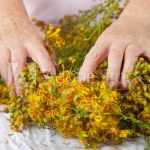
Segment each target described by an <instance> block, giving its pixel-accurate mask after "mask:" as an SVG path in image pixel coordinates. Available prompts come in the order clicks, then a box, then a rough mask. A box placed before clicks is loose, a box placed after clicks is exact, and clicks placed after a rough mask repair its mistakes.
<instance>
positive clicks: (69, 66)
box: [0, 0, 150, 148]
mask: <svg viewBox="0 0 150 150" xmlns="http://www.w3.org/2000/svg"><path fill="white" fill-rule="evenodd" d="M120 1H121V0H107V1H106V2H105V3H104V4H101V5H97V6H95V7H93V8H92V9H91V10H87V11H84V12H81V13H80V15H79V16H71V17H65V18H64V19H63V20H61V22H60V27H59V28H54V27H53V26H52V25H49V24H48V25H46V24H44V23H42V22H37V23H36V24H37V25H38V26H40V28H41V30H42V31H43V32H44V33H45V46H46V48H47V50H48V51H49V53H52V52H53V51H54V50H55V52H56V55H57V59H56V62H57V66H56V67H57V71H58V74H57V76H54V77H53V76H50V75H48V74H44V73H41V72H40V70H39V68H38V66H37V65H36V64H34V63H33V62H30V63H29V64H28V67H27V68H25V69H24V71H23V72H22V74H21V75H20V79H21V85H22V86H23V90H22V93H21V95H20V96H18V97H15V96H13V95H12V94H10V93H9V91H10V90H12V89H8V88H7V87H6V86H5V84H4V82H3V81H2V80H1V81H0V103H1V104H4V105H5V106H6V107H5V108H4V112H9V113H10V128H11V129H12V130H15V131H21V130H23V128H24V127H25V126H27V125H29V124H30V123H34V124H35V125H37V126H38V127H44V128H45V127H48V128H53V129H55V130H57V131H58V132H59V133H60V134H61V135H62V136H64V137H74V138H78V139H79V140H80V141H81V142H82V143H83V144H85V145H87V146H88V145H91V146H93V148H95V147H96V145H97V144H98V143H100V142H103V143H107V142H109V141H111V142H113V143H120V142H122V141H124V139H125V138H127V137H139V136H141V135H145V136H146V137H147V136H149V135H150V64H149V62H148V61H147V60H146V59H144V58H139V61H138V63H137V64H136V67H135V71H134V72H129V73H128V74H127V80H128V81H129V86H128V90H123V89H109V88H107V85H106V75H105V70H106V69H107V61H105V62H103V63H102V64H101V65H100V66H99V67H98V68H97V70H96V72H95V73H94V74H93V75H91V78H90V80H89V81H88V82H83V83H79V82H78V79H77V72H78V70H79V67H80V65H81V64H82V62H83V59H84V56H85V55H86V54H87V52H88V50H89V49H90V48H91V47H92V46H93V44H94V43H95V41H96V39H97V38H98V36H99V35H100V34H101V33H102V32H103V30H105V29H106V28H107V27H108V26H109V25H110V24H111V23H112V19H113V20H114V19H115V18H117V17H118V15H119V14H120V12H121V9H120V7H119V4H120ZM100 13H101V14H102V16H101V18H102V19H101V21H100V22H98V21H97V20H96V18H97V15H99V14H100Z"/></svg>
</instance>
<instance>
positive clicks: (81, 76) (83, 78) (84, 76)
mask: <svg viewBox="0 0 150 150" xmlns="http://www.w3.org/2000/svg"><path fill="white" fill-rule="evenodd" d="M89 78H90V75H89V74H83V73H79V76H78V79H79V81H80V82H84V81H87V80H89Z"/></svg>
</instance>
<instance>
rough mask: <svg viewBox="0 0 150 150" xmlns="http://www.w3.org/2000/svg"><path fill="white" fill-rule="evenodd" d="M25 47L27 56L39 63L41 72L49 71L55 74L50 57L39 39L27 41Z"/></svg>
mask: <svg viewBox="0 0 150 150" xmlns="http://www.w3.org/2000/svg"><path fill="white" fill-rule="evenodd" d="M27 49H28V53H29V56H30V57H31V58H32V59H33V61H35V62H36V63H37V64H38V65H39V67H40V69H41V71H42V72H50V73H51V74H52V75H56V70H55V67H54V65H53V63H52V61H51V58H50V56H49V54H48V52H47V50H46V48H45V47H44V45H43V43H42V42H41V41H40V40H37V41H34V42H33V43H28V45H27Z"/></svg>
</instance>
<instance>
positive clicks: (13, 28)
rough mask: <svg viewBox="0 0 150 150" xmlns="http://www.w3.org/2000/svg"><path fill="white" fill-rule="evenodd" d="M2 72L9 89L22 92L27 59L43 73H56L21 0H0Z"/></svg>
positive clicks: (0, 62)
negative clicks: (22, 76)
mask: <svg viewBox="0 0 150 150" xmlns="http://www.w3.org/2000/svg"><path fill="white" fill-rule="evenodd" d="M0 20H1V21H0V42H1V44H0V73H1V76H2V77H3V78H4V79H5V81H6V84H7V85H8V86H11V85H15V88H16V93H17V94H18V93H19V91H20V85H19V79H18V75H19V74H20V73H21V71H22V69H23V68H24V67H25V66H26V62H27V58H28V57H30V58H32V59H33V61H35V62H36V63H37V64H38V65H39V67H40V69H41V71H42V72H50V73H51V74H52V75H55V74H56V71H55V68H54V66H53V64H52V61H51V59H50V56H49V54H48V52H47V51H46V49H45V47H44V42H43V39H42V37H41V35H40V34H38V32H37V30H36V29H35V27H34V25H33V24H32V23H31V21H30V20H29V18H28V16H27V14H26V11H25V9H24V6H23V2H22V1H21V0H0Z"/></svg>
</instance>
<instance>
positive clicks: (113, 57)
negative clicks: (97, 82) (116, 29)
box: [107, 42, 125, 88]
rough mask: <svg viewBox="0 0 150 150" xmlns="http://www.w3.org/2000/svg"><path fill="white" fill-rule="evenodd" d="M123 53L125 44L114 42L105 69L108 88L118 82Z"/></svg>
mask: <svg viewBox="0 0 150 150" xmlns="http://www.w3.org/2000/svg"><path fill="white" fill-rule="evenodd" d="M124 51H125V44H123V43H120V42H116V43H114V44H113V45H112V46H111V47H110V51H109V54H108V69H107V82H108V85H109V87H110V88H113V87H115V86H117V84H118V82H119V78H120V72H121V65H122V61H123V53H124Z"/></svg>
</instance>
